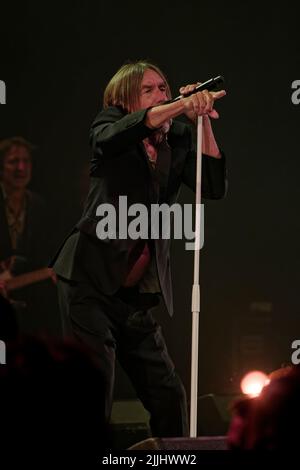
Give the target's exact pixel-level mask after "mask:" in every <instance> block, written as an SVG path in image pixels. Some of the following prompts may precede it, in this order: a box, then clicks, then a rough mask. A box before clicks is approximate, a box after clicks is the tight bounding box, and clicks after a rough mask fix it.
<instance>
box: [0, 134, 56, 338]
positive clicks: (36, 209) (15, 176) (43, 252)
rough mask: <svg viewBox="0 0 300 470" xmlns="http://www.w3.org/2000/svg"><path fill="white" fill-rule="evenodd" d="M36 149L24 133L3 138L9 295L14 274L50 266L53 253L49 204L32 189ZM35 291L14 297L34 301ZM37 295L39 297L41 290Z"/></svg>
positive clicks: (0, 262) (0, 268)
mask: <svg viewBox="0 0 300 470" xmlns="http://www.w3.org/2000/svg"><path fill="white" fill-rule="evenodd" d="M33 150H34V146H33V145H32V144H31V143H30V142H28V141H27V140H25V139H24V138H22V137H13V138H9V139H5V140H2V141H1V142H0V291H1V293H2V295H3V294H4V295H7V293H8V292H7V285H8V282H9V280H10V279H11V278H12V277H14V276H18V275H21V274H23V273H27V272H30V271H34V270H37V269H38V268H41V267H44V266H46V262H47V259H48V255H49V250H47V248H46V243H45V239H46V235H47V231H46V230H45V227H46V220H45V215H46V210H45V205H44V202H43V201H42V199H41V198H40V197H39V196H38V195H37V194H35V193H33V192H32V191H30V190H29V189H28V186H29V184H30V181H31V177H32V153H33ZM36 291H37V290H36ZM32 294H33V290H31V289H26V291H25V290H23V291H21V292H20V293H19V292H18V293H16V294H14V298H15V299H16V300H22V301H23V303H24V301H25V302H26V303H28V304H30V300H32V299H33V297H34V296H35V295H36V292H34V294H35V295H32ZM41 294H42V293H41ZM40 297H42V295H41V296H40ZM53 297H54V295H53ZM36 298H37V299H38V298H39V295H38V294H37V295H36ZM46 302H47V301H46ZM36 303H37V304H38V303H39V302H36ZM29 308H30V315H31V316H32V317H34V316H35V315H36V314H35V313H34V312H33V309H34V307H33V306H30V307H29ZM26 313H27V312H26ZM22 316H23V317H24V315H22ZM40 316H41V315H40ZM27 318H29V316H28V317H27ZM29 330H30V328H29Z"/></svg>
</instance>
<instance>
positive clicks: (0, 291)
mask: <svg viewBox="0 0 300 470" xmlns="http://www.w3.org/2000/svg"><path fill="white" fill-rule="evenodd" d="M0 295H2V296H3V297H5V298H6V299H7V298H8V293H7V288H6V282H5V281H3V280H0Z"/></svg>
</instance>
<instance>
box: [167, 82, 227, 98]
mask: <svg viewBox="0 0 300 470" xmlns="http://www.w3.org/2000/svg"><path fill="white" fill-rule="evenodd" d="M221 83H224V77H222V75H218V76H217V77H215V78H210V79H209V80H207V81H206V82H204V83H201V85H197V86H196V88H195V89H194V90H193V91H191V92H190V93H187V94H186V95H179V96H177V97H176V98H174V99H173V100H170V101H166V102H165V103H164V104H168V103H175V101H178V100H181V98H186V97H187V96H191V95H193V94H194V93H197V92H198V91H203V90H208V91H212V90H215V89H216V88H217V87H218V86H219V85H221Z"/></svg>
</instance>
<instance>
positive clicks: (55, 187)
mask: <svg viewBox="0 0 300 470" xmlns="http://www.w3.org/2000/svg"><path fill="white" fill-rule="evenodd" d="M299 13H300V6H299V3H297V2H288V3H286V4H282V3H281V4H279V5H277V6H276V5H275V4H273V5H271V4H270V5H267V4H264V3H263V2H255V1H254V2H248V3H236V2H222V3H218V2H200V1H186V2H182V1H180V2H179V1H172V2H170V3H167V2H156V1H152V2H143V1H137V2H135V1H123V2H117V1H114V2H108V1H100V0H98V1H91V0H89V1H85V2H83V1H72V2H70V1H67V2H61V3H58V2H57V3H55V2H34V1H23V2H19V3H17V2H11V3H10V4H9V5H7V4H6V6H5V7H4V5H2V6H1V55H0V79H1V80H3V81H4V82H5V84H6V104H5V105H2V106H1V107H0V119H1V122H0V124H1V125H0V138H6V137H10V136H13V135H22V136H24V137H25V138H27V139H29V140H30V141H32V142H34V143H35V144H36V145H37V147H38V148H37V150H36V152H35V154H36V155H35V156H36V160H35V166H34V178H33V181H32V188H33V189H34V190H35V191H37V192H38V193H39V194H41V195H42V196H43V197H44V198H45V200H46V201H47V207H48V220H49V222H50V224H51V230H50V233H49V240H50V241H51V244H52V246H53V250H55V248H56V247H57V245H58V244H59V243H60V242H61V240H62V238H63V237H64V236H65V235H66V233H67V232H68V231H69V229H70V228H71V227H72V225H73V224H74V223H75V222H76V220H77V218H78V216H79V215H80V212H81V204H82V196H83V195H84V193H85V187H86V174H87V166H88V162H89V158H90V150H89V147H88V131H89V127H90V124H91V122H92V120H93V118H94V116H95V114H96V113H97V111H98V110H99V108H100V107H101V98H102V94H103V91H104V88H105V85H106V83H107V82H108V80H109V79H110V77H111V76H112V75H113V74H114V72H115V71H116V69H117V68H119V66H120V65H122V63H123V62H124V61H126V60H127V59H139V58H148V59H150V60H151V61H154V62H155V63H157V64H158V65H159V66H160V67H161V68H162V69H163V70H164V71H165V72H166V74H167V76H168V77H169V81H170V84H171V87H172V90H173V93H174V96H176V95H177V94H178V88H179V87H180V86H181V85H182V84H186V83H191V82H194V81H198V80H199V81H201V80H206V79H208V78H210V77H212V76H215V75H218V74H222V75H224V77H225V79H226V89H227V93H228V94H227V96H226V98H225V99H223V100H222V101H220V102H218V104H217V106H216V107H217V109H218V111H219V112H220V120H219V121H218V122H214V123H213V125H214V129H215V133H216V136H217V138H218V142H219V143H220V145H221V146H222V148H223V149H224V150H225V153H226V155H227V161H228V177H229V190H228V195H227V197H226V199H224V200H221V201H208V202H206V203H205V246H204V249H203V250H202V252H201V289H202V308H201V317H200V377H199V386H200V389H199V393H200V394H201V393H207V392H212V393H231V392H235V391H236V390H237V387H238V379H239V377H240V375H241V374H242V372H243V371H244V370H247V369H248V368H253V367H255V368H260V369H264V370H265V371H266V372H269V371H271V370H272V369H275V368H277V367H279V366H280V365H281V363H283V362H286V361H289V360H290V356H291V342H292V340H294V339H297V338H299V337H300V318H299V313H300V312H299V307H300V302H299V232H300V223H299V216H298V213H299V202H300V185H299V171H300V152H299V143H298V140H299V113H300V106H299V105H297V102H298V101H299V99H297V90H293V89H292V83H293V82H294V81H295V80H297V79H300V76H299V74H300V72H299V69H300V67H299V65H300V60H299V57H300V45H299V44H300V41H299V24H298V23H299ZM293 92H294V98H293V99H292V94H293ZM299 95H300V94H298V96H299ZM180 201H181V202H192V201H193V194H192V193H191V192H190V191H189V190H188V189H186V188H184V189H183V190H182V192H181V196H180ZM172 264H173V281H174V293H175V318H174V319H172V320H170V319H169V318H168V317H167V315H166V312H165V311H164V309H163V307H162V308H161V310H160V311H159V312H158V314H157V316H158V318H159V320H160V321H161V322H162V324H163V328H164V331H165V336H166V339H167V343H168V345H169V349H170V352H171V354H172V357H173V359H174V361H175V363H176V365H177V368H178V371H179V373H180V375H181V376H182V378H183V381H184V383H185V385H186V387H187V390H188V391H189V381H190V339H191V313H190V299H191V282H192V273H193V253H192V252H187V251H185V249H184V243H183V242H178V241H176V243H175V242H174V243H173V250H172ZM42 309H43V304H42V303H41V310H42ZM47 321H48V322H49V323H51V321H52V319H49V318H48V319H47ZM53 324H55V325H57V324H58V314H57V313H54V314H53ZM132 394H133V392H132V390H131V389H130V387H129V385H128V384H127V382H126V380H125V378H124V377H123V375H122V374H121V372H119V376H118V380H117V389H116V396H117V397H119V398H126V397H130V396H132Z"/></svg>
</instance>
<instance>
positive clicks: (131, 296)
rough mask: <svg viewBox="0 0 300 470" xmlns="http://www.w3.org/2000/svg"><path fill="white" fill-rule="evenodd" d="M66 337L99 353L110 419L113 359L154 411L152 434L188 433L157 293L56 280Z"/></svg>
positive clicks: (182, 396)
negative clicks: (110, 291) (110, 290)
mask: <svg viewBox="0 0 300 470" xmlns="http://www.w3.org/2000/svg"><path fill="white" fill-rule="evenodd" d="M58 293H59V303H60V308H61V312H62V315H63V318H64V323H65V333H66V334H67V335H69V334H70V332H72V334H73V335H74V336H75V337H76V338H77V339H79V340H80V341H81V342H83V343H85V344H86V345H87V346H88V347H89V348H90V349H91V350H92V351H93V353H94V354H95V356H96V360H97V362H98V363H99V367H100V368H101V370H102V371H103V374H104V378H105V383H106V393H105V396H106V416H107V419H109V418H110V414H111V408H112V401H113V387H114V373H115V359H116V358H117V359H118V361H119V363H120V365H121V366H122V367H123V369H124V370H125V372H126V373H127V375H128V376H129V378H130V380H131V382H132V384H133V386H134V388H135V390H136V393H137V396H138V398H139V399H140V400H141V402H142V403H143V405H144V407H145V409H146V410H148V412H149V413H150V426H151V432H152V435H153V436H157V437H182V436H187V435H188V419H187V406H186V394H185V390H184V387H183V384H182V382H181V380H180V379H179V377H178V376H177V374H176V372H175V368H174V364H173V362H172V360H171V358H170V356H169V354H168V351H167V348H166V344H165V340H164V338H163V335H162V332H161V327H160V326H159V325H158V324H157V322H156V321H155V319H154V318H153V316H152V313H151V311H150V310H151V309H152V308H153V307H154V306H156V305H157V304H158V303H159V296H158V295H156V294H140V293H139V292H138V291H137V289H136V288H121V289H120V290H119V291H118V292H117V293H116V294H115V295H113V296H108V295H104V294H102V293H101V292H99V291H97V290H96V289H95V288H94V287H93V285H92V284H90V283H84V282H82V283H77V282H73V281H67V280H64V279H62V278H60V279H59V280H58Z"/></svg>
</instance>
